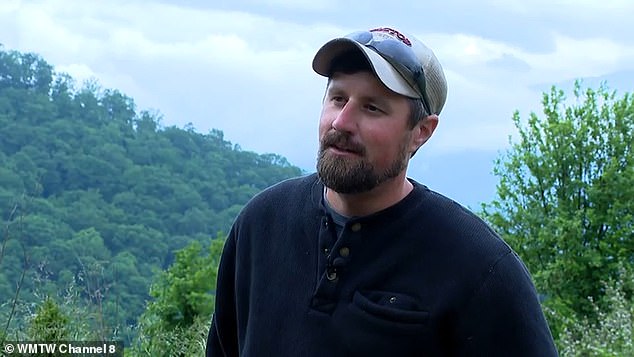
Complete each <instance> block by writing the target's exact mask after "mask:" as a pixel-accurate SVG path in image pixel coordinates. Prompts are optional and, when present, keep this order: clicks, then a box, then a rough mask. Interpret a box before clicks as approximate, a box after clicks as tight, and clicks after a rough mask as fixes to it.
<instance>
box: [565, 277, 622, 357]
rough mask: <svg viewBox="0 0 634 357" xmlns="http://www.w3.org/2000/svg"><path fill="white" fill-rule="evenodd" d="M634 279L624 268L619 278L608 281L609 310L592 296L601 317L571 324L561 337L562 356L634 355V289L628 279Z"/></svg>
mask: <svg viewBox="0 0 634 357" xmlns="http://www.w3.org/2000/svg"><path fill="white" fill-rule="evenodd" d="M633 281H634V276H633V275H632V274H631V273H629V274H627V273H625V271H623V274H622V276H620V277H619V280H616V281H611V282H609V283H606V284H605V298H604V299H605V301H606V303H607V304H608V308H607V309H601V308H600V307H599V306H598V305H597V304H596V303H595V302H594V301H593V300H592V299H591V298H589V302H590V304H591V305H592V307H593V309H594V312H595V315H596V316H597V319H596V320H594V321H591V320H590V319H588V318H582V319H581V320H580V321H578V322H577V321H573V322H571V323H569V325H568V326H567V327H566V328H565V329H564V331H563V332H562V334H561V338H560V340H559V351H560V352H561V354H562V356H601V357H608V356H610V357H618V356H634V303H633V302H632V300H631V299H628V297H627V293H626V290H631V287H630V289H628V288H627V286H626V285H627V284H626V282H630V283H631V282H633ZM564 318H565V317H564Z"/></svg>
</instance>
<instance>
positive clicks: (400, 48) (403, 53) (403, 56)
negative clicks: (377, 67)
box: [346, 31, 431, 113]
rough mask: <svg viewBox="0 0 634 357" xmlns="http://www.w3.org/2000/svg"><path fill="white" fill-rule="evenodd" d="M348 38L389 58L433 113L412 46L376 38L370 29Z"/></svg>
mask: <svg viewBox="0 0 634 357" xmlns="http://www.w3.org/2000/svg"><path fill="white" fill-rule="evenodd" d="M346 38H349V39H351V40H354V41H356V42H359V43H360V44H362V45H364V46H366V47H370V48H373V49H374V50H375V51H376V52H377V53H378V54H380V55H381V57H383V58H384V59H385V60H387V61H388V62H389V63H390V64H391V65H392V66H393V67H394V68H396V70H397V71H399V72H400V73H401V75H402V76H403V77H404V78H405V80H406V81H407V82H408V83H410V85H411V86H412V87H414V88H418V91H419V92H420V94H421V96H422V98H421V100H422V102H423V106H424V107H425V110H426V111H427V112H428V113H431V111H430V108H429V104H428V102H427V95H426V91H425V87H426V83H425V75H424V71H423V67H422V66H421V64H420V62H419V60H418V58H417V57H416V54H415V53H414V51H413V50H412V48H411V47H409V46H408V45H406V44H404V43H403V42H401V41H400V40H397V39H394V38H380V39H375V37H374V34H373V33H372V32H370V31H358V32H353V33H351V34H349V35H347V36H346Z"/></svg>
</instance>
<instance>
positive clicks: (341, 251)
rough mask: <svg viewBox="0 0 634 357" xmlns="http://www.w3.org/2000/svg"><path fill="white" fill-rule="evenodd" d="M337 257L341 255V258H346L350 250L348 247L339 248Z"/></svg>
mask: <svg viewBox="0 0 634 357" xmlns="http://www.w3.org/2000/svg"><path fill="white" fill-rule="evenodd" d="M339 255H341V256H342V257H344V258H345V257H347V256H349V255H350V249H349V248H348V247H341V249H339Z"/></svg>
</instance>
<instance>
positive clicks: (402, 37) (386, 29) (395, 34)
mask: <svg viewBox="0 0 634 357" xmlns="http://www.w3.org/2000/svg"><path fill="white" fill-rule="evenodd" d="M370 32H386V33H388V34H389V35H391V36H393V37H396V38H398V39H399V40H400V41H401V42H403V43H404V44H406V45H408V46H409V47H412V42H411V41H410V40H409V38H407V36H405V35H403V34H402V33H400V32H398V31H396V30H395V29H392V28H389V27H379V28H376V29H372V30H370Z"/></svg>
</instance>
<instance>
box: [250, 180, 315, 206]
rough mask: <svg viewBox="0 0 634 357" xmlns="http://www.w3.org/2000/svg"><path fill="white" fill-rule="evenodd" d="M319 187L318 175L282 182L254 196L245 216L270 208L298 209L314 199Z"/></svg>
mask: <svg viewBox="0 0 634 357" xmlns="http://www.w3.org/2000/svg"><path fill="white" fill-rule="evenodd" d="M317 185H319V179H318V178H317V175H316V174H309V175H304V176H299V177H293V178H289V179H286V180H284V181H280V182H278V183H276V184H274V185H272V186H270V187H268V188H266V189H264V190H262V191H261V192H259V193H258V194H256V195H255V196H253V198H251V200H249V202H247V204H246V205H245V206H244V208H243V210H242V211H243V214H244V212H253V211H260V210H263V209H268V208H274V209H276V210H285V209H292V208H293V207H298V206H299V205H303V204H304V202H306V201H307V200H313V199H314V197H313V196H315V195H314V190H315V188H316V186H317Z"/></svg>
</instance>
